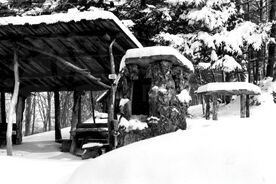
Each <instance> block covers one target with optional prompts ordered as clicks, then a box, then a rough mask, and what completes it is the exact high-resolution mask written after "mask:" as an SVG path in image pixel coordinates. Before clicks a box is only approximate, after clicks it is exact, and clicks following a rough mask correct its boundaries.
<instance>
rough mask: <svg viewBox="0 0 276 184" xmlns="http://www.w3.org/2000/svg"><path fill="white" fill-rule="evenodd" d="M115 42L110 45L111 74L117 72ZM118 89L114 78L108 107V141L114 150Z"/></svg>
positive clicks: (110, 147)
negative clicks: (114, 54)
mask: <svg viewBox="0 0 276 184" xmlns="http://www.w3.org/2000/svg"><path fill="white" fill-rule="evenodd" d="M114 43H115V39H114V40H113V41H112V42H111V44H110V46H109V58H110V67H111V74H113V75H114V74H116V73H115V63H114V56H113V51H112V47H113V44H114ZM116 89H117V86H116V84H115V83H114V79H113V81H112V85H111V88H110V96H109V108H108V143H109V149H110V150H112V149H114V148H116V145H115V143H116V140H115V139H116V138H115V136H114V129H116V128H115V127H114V116H115V113H114V109H115V94H116Z"/></svg>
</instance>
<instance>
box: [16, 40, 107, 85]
mask: <svg viewBox="0 0 276 184" xmlns="http://www.w3.org/2000/svg"><path fill="white" fill-rule="evenodd" d="M17 44H18V46H20V47H22V48H24V49H27V50H30V51H35V52H38V53H41V54H43V55H46V56H50V57H53V58H55V59H56V60H57V61H58V62H59V63H61V64H63V65H64V66H66V67H68V68H70V69H72V70H73V71H74V72H76V73H79V74H81V75H83V76H85V77H87V78H88V79H90V80H91V81H93V82H94V83H96V84H98V85H100V86H102V87H104V88H107V89H109V88H110V86H109V85H107V84H104V83H103V82H101V81H100V79H99V78H96V77H94V76H93V75H91V74H90V73H89V72H88V71H87V70H86V69H82V68H79V67H78V66H75V65H73V64H72V63H70V62H68V61H66V60H65V59H63V58H61V57H59V56H56V55H54V54H52V53H48V52H46V51H42V50H40V49H38V48H35V47H30V46H28V45H25V44H22V43H17Z"/></svg>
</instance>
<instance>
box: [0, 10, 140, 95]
mask: <svg viewBox="0 0 276 184" xmlns="http://www.w3.org/2000/svg"><path fill="white" fill-rule="evenodd" d="M115 37H116V41H115V44H114V46H113V54H114V59H115V65H116V71H118V70H119V65H120V61H121V58H122V57H123V55H124V54H125V52H126V51H127V50H128V49H130V48H137V47H142V45H141V44H140V42H139V41H138V40H137V39H136V38H135V37H134V36H133V35H132V33H131V32H130V31H129V30H128V29H127V28H126V27H125V26H124V25H123V24H122V23H121V22H120V21H119V19H118V18H117V17H116V16H115V15H113V14H112V13H111V12H107V11H100V10H98V11H89V12H69V13H58V14H53V15H42V16H25V17H4V18H0V91H5V92H10V91H12V90H13V84H14V77H13V75H14V74H13V58H14V49H16V50H17V51H18V58H19V78H20V89H21V91H25V92H30V91H53V90H78V89H79V90H102V89H104V87H102V86H100V85H98V84H97V82H95V80H92V79H91V77H90V78H89V77H87V76H84V75H82V74H81V73H83V72H85V73H87V74H92V75H93V76H94V77H96V78H99V79H100V81H101V82H103V83H105V84H107V85H110V80H109V79H108V74H109V73H110V60H109V58H110V57H109V45H110V43H111V42H112V40H113V38H115ZM45 53H46V54H45ZM60 61H67V62H68V63H69V64H73V65H75V66H77V67H78V68H80V69H81V70H82V71H83V72H76V70H75V69H73V68H72V67H70V66H68V65H64V64H63V63H62V62H60Z"/></svg>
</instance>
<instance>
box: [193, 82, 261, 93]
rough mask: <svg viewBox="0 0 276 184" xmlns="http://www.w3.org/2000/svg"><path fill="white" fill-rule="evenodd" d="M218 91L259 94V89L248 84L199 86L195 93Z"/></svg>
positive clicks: (218, 83)
mask: <svg viewBox="0 0 276 184" xmlns="http://www.w3.org/2000/svg"><path fill="white" fill-rule="evenodd" d="M219 90H248V91H252V92H254V93H255V94H260V93H261V89H260V88H259V87H258V86H256V85H254V84H252V83H248V82H211V83H208V84H205V85H203V86H200V87H199V88H198V89H197V93H204V92H211V91H219Z"/></svg>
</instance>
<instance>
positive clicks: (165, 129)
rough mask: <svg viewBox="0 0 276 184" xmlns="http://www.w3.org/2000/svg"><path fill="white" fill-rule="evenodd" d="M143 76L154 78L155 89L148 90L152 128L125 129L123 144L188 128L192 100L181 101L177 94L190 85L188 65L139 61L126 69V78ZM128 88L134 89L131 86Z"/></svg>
mask: <svg viewBox="0 0 276 184" xmlns="http://www.w3.org/2000/svg"><path fill="white" fill-rule="evenodd" d="M145 71H146V72H145ZM141 73H143V75H141ZM141 76H142V77H145V78H150V79H151V89H150V91H149V92H148V95H149V114H148V118H147V120H146V122H145V123H147V124H148V128H146V129H144V130H134V131H130V132H124V131H123V129H121V130H120V136H119V139H120V140H121V146H123V145H126V144H129V143H132V142H136V141H139V140H142V139H146V138H150V137H154V136H157V135H161V134H165V133H169V132H174V131H176V130H178V129H182V130H185V129H186V112H187V107H188V104H187V103H182V102H180V101H179V99H178V98H177V96H176V95H178V94H179V93H180V92H181V91H182V90H184V89H187V90H188V88H189V84H188V77H189V74H187V73H185V71H184V68H183V67H180V66H173V64H172V63H171V62H169V61H157V62H154V63H151V64H150V65H149V66H148V68H147V69H146V70H145V68H140V67H139V66H137V65H129V66H127V69H126V70H125V75H124V78H125V79H124V80H127V81H132V80H137V79H138V78H139V77H141ZM125 84H126V83H125ZM130 84H131V82H129V85H130ZM128 88H129V89H130V88H131V86H128ZM133 90H135V89H133ZM128 92H131V90H128ZM124 94H126V93H124ZM127 96H131V94H129V95H127Z"/></svg>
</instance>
